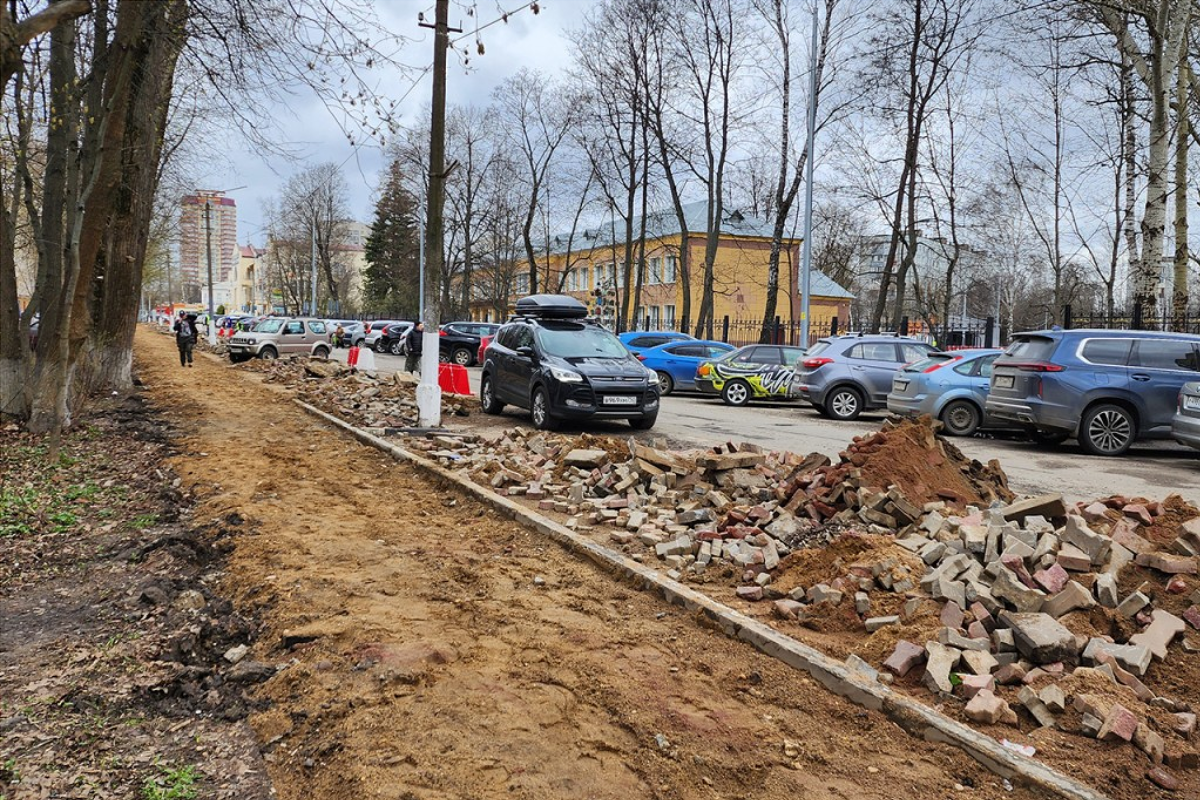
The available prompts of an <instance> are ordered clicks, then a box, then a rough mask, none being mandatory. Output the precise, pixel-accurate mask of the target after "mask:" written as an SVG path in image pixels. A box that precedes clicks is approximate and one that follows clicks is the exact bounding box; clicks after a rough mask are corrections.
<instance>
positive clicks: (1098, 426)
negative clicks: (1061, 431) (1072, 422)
mask: <svg viewBox="0 0 1200 800" xmlns="http://www.w3.org/2000/svg"><path fill="white" fill-rule="evenodd" d="M1136 436H1137V422H1136V421H1135V420H1134V418H1133V414H1131V413H1129V411H1128V410H1127V409H1125V408H1122V407H1121V406H1118V405H1113V404H1112V403H1101V404H1100V405H1096V406H1092V407H1091V408H1089V409H1088V410H1087V413H1085V414H1084V415H1083V419H1082V420H1080V422H1079V436H1078V438H1079V446H1080V447H1082V448H1083V450H1084V452H1086V453H1091V454H1092V455H1094V456H1119V455H1121V454H1122V453H1124V452H1125V451H1126V450H1128V449H1129V447H1130V446H1131V445H1132V444H1133V440H1134V438H1136Z"/></svg>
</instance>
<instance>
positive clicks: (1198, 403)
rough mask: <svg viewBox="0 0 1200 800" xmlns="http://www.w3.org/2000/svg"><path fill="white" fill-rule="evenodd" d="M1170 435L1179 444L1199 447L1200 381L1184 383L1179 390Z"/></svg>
mask: <svg viewBox="0 0 1200 800" xmlns="http://www.w3.org/2000/svg"><path fill="white" fill-rule="evenodd" d="M1171 435H1172V436H1174V437H1175V441H1177V442H1179V443H1180V444H1186V445H1189V446H1191V447H1195V448H1197V449H1200V382H1197V381H1192V382H1190V383H1185V384H1184V385H1183V388H1182V389H1180V390H1179V401H1178V403H1177V406H1176V411H1175V416H1174V418H1173V419H1172V420H1171Z"/></svg>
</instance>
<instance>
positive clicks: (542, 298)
mask: <svg viewBox="0 0 1200 800" xmlns="http://www.w3.org/2000/svg"><path fill="white" fill-rule="evenodd" d="M517 315H518V316H522V317H556V318H559V319H583V318H584V317H586V316H587V306H585V305H584V304H583V303H581V302H579V301H578V300H576V299H575V298H574V297H569V296H568V295H565V294H531V295H529V296H528V297H522V298H521V299H520V300H518V301H517Z"/></svg>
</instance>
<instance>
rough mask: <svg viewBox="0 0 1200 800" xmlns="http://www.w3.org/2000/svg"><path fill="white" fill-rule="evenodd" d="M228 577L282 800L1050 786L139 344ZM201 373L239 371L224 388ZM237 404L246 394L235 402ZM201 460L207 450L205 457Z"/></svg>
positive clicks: (916, 792)
mask: <svg viewBox="0 0 1200 800" xmlns="http://www.w3.org/2000/svg"><path fill="white" fill-rule="evenodd" d="M138 348H139V363H140V370H141V375H142V377H143V379H144V380H145V382H146V384H147V391H148V392H149V394H150V395H151V396H153V397H156V398H161V399H162V401H163V402H164V403H167V402H171V400H172V398H179V397H186V398H187V400H186V402H183V403H175V404H174V405H173V407H172V409H171V418H172V421H173V422H174V423H175V424H176V425H178V427H179V428H180V429H181V430H182V431H183V432H184V433H183V436H182V437H181V439H180V444H181V446H182V447H183V449H184V450H186V451H187V452H189V453H191V454H193V455H191V456H188V457H177V458H176V459H174V463H175V465H176V468H177V469H178V470H179V472H180V473H181V474H182V475H183V478H184V485H185V487H195V491H196V493H197V495H198V497H199V498H200V505H199V508H198V511H197V516H198V517H199V518H201V519H214V518H225V517H227V516H228V515H230V514H238V515H240V516H241V517H245V518H246V520H248V524H247V525H244V526H242V527H240V528H238V529H237V531H236V532H235V533H234V534H233V542H234V545H235V546H234V549H233V552H232V554H231V556H230V558H229V562H228V567H227V572H226V574H225V576H224V579H223V580H222V581H221V582H220V590H221V592H223V593H224V594H225V595H226V596H228V597H230V598H231V600H232V601H233V607H234V609H235V610H237V611H239V612H241V613H243V614H246V615H254V616H255V617H257V618H259V619H260V620H261V635H260V636H259V638H258V639H257V640H256V642H255V643H254V645H253V647H252V652H251V655H250V657H251V658H253V659H255V660H258V661H262V662H267V663H271V664H280V665H283V667H284V668H283V669H282V670H281V671H280V672H279V673H278V674H276V675H275V676H274V677H273V678H271V679H270V680H268V681H267V682H266V683H264V684H262V685H261V687H260V689H259V690H258V691H257V693H256V694H255V699H256V700H257V701H259V702H261V703H264V704H266V706H267V707H266V708H265V709H264V710H262V711H259V712H258V713H255V714H254V715H253V716H252V717H251V723H252V725H253V726H254V729H255V731H256V733H257V736H258V741H259V744H260V746H261V747H262V749H263V752H264V753H265V757H266V760H267V765H268V769H269V771H270V776H271V778H272V781H273V784H274V789H275V791H276V793H277V796H278V797H280V798H283V799H284V800H288V799H289V798H309V797H320V798H323V799H324V800H340V799H341V798H346V799H347V800H349V799H350V798H354V800H358V799H359V798H362V797H387V798H435V797H437V798H442V797H462V798H499V797H506V798H507V797H528V798H535V797H536V798H542V797H566V796H578V797H596V798H603V797H620V798H628V797H655V798H711V797H730V798H732V797H743V798H751V797H753V798H789V800H790V798H797V797H822V798H824V797H846V798H894V797H902V796H903V797H918V796H919V797H941V796H948V795H951V794H955V795H957V794H958V793H959V792H958V790H957V789H956V784H957V785H959V786H961V787H966V788H967V789H969V796H971V797H980V798H1000V797H1005V798H1008V797H1013V798H1030V797H1037V796H1041V795H1039V794H1037V793H1032V792H1030V791H1029V790H1027V789H1024V788H1022V787H1017V789H1016V790H1015V791H1013V792H1008V791H1005V790H1004V789H1003V788H1002V787H1001V782H1000V780H999V779H998V778H997V777H996V776H994V775H992V774H990V773H987V772H986V771H984V770H983V769H982V768H980V767H979V766H977V765H976V764H975V763H974V762H972V761H970V760H969V759H968V758H967V757H966V756H965V755H963V754H962V753H960V752H959V751H957V750H954V749H952V748H949V747H947V746H944V745H936V744H931V743H926V742H923V741H920V740H917V739H913V738H911V737H909V736H908V735H906V734H905V733H903V732H902V731H901V730H900V729H899V728H898V727H897V726H896V725H894V724H893V723H891V722H890V721H888V720H887V718H885V717H884V716H882V715H880V714H877V713H874V712H869V711H866V710H863V709H861V708H858V707H856V706H853V705H851V704H849V703H847V702H846V701H844V700H841V699H840V698H837V697H834V696H832V695H830V694H829V693H827V692H825V691H824V690H822V689H821V688H820V687H819V686H818V685H817V684H816V683H814V682H813V681H812V680H810V679H809V678H807V677H806V676H803V675H801V674H798V673H796V672H794V671H792V670H790V669H789V668H787V667H785V666H784V665H782V664H781V663H779V662H777V661H775V660H773V659H770V658H767V657H765V656H763V655H761V654H759V653H757V652H756V651H754V650H752V649H750V648H749V647H747V646H745V645H744V644H742V643H740V642H737V641H735V640H731V639H728V638H726V637H724V636H723V635H721V634H719V633H716V632H714V631H712V630H710V629H708V628H707V627H706V626H704V625H701V624H698V621H697V620H695V619H693V618H692V617H691V616H690V615H687V614H685V613H683V612H681V611H679V610H678V609H676V608H673V607H670V606H666V605H664V604H662V603H660V602H658V601H655V600H654V599H653V598H652V597H650V596H648V595H645V594H642V593H639V592H637V591H635V590H633V589H632V588H630V587H628V586H625V585H622V584H621V583H620V582H619V581H616V580H615V579H614V578H613V577H612V576H611V575H609V574H607V573H604V572H602V571H600V570H598V569H597V568H595V567H593V566H592V565H590V564H589V563H585V562H581V561H579V560H578V559H576V558H574V557H572V556H569V555H568V554H566V553H565V552H564V551H562V550H561V549H560V548H558V547H557V546H555V545H553V544H552V543H550V542H549V541H547V540H546V539H545V538H544V537H542V536H541V535H539V534H537V533H536V532H533V531H530V530H527V529H525V528H522V527H520V526H518V525H516V524H515V523H512V522H511V521H508V520H505V519H503V518H501V517H499V516H498V515H496V514H495V513H494V512H493V511H491V510H489V509H487V508H485V507H483V506H481V505H480V504H478V503H477V502H475V501H474V500H473V499H471V498H470V497H469V496H466V495H463V494H461V493H460V492H458V491H457V490H456V489H453V488H451V487H445V486H439V485H438V484H436V483H434V482H431V481H430V480H429V479H427V478H425V477H424V476H422V475H421V474H418V473H414V472H413V471H412V470H411V469H409V468H406V467H404V466H403V465H400V464H397V463H396V462H394V461H391V460H390V459H387V458H385V457H383V456H382V455H381V454H380V453H378V452H377V451H375V450H372V449H369V448H366V447H363V446H360V445H359V444H357V443H356V442H354V441H352V440H351V439H349V438H347V437H345V436H342V435H340V434H338V433H336V432H334V431H332V430H330V429H329V428H327V427H325V426H323V425H321V424H320V423H318V422H317V421H316V420H314V419H313V418H311V417H309V416H307V415H305V414H304V413H303V412H301V411H300V410H299V409H297V408H296V407H295V406H294V405H292V404H291V403H290V402H288V401H287V400H286V398H284V397H281V396H280V395H279V394H278V392H277V391H274V390H271V389H268V388H266V387H263V386H261V385H260V384H258V383H257V382H256V380H255V379H254V378H253V377H252V376H249V375H246V374H245V373H239V372H238V371H236V370H232V369H229V368H228V367H227V366H224V365H221V364H218V363H217V362H216V361H214V360H211V359H209V358H207V357H203V358H199V359H198V360H197V365H196V367H195V368H194V369H193V370H187V371H184V370H180V368H179V367H177V366H175V364H176V363H177V361H175V353H174V349H173V348H172V347H171V342H170V341H169V340H168V339H166V338H164V337H159V336H153V335H147V334H146V333H144V332H141V333H139V338H138ZM197 382H203V383H205V384H211V383H217V382H219V383H221V384H222V385H224V386H228V385H229V384H231V383H236V384H237V385H236V391H225V392H222V393H221V394H220V395H219V396H216V395H211V394H209V393H207V392H195V391H193V390H192V387H194V386H195V385H196V384H197ZM230 398H236V399H235V400H231V399H230ZM200 453H204V454H206V455H204V456H200V455H198V454H200Z"/></svg>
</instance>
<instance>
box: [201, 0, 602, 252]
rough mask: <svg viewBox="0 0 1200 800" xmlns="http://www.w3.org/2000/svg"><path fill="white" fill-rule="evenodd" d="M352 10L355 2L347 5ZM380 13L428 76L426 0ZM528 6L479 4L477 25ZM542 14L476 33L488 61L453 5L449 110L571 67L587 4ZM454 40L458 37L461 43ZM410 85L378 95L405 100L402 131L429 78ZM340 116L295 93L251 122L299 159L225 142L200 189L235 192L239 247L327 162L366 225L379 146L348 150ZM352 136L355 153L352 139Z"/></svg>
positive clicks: (405, 79)
mask: <svg viewBox="0 0 1200 800" xmlns="http://www.w3.org/2000/svg"><path fill="white" fill-rule="evenodd" d="M351 1H352V2H358V1H359V0H351ZM374 5H375V9H376V14H377V15H378V17H379V18H380V20H381V22H382V23H383V25H384V26H386V27H387V28H388V29H389V30H390V31H392V32H394V33H397V34H401V35H405V36H410V37H412V38H413V41H412V42H411V43H410V44H409V45H408V47H406V49H405V51H404V53H403V54H402V56H401V57H402V58H403V59H404V60H405V61H406V62H407V63H409V64H413V65H416V66H418V67H425V66H427V65H429V64H431V63H432V60H433V33H432V31H430V30H427V29H424V28H420V27H418V24H417V15H418V14H419V13H422V12H424V14H425V18H426V20H432V19H433V2H432V0H374ZM521 5H524V0H500V3H499V4H497V2H496V0H479V2H478V8H479V12H478V23H479V24H480V25H483V24H486V23H488V22H491V21H493V20H495V19H497V18H498V17H499V16H500V8H504V9H513V8H517V7H519V6H521ZM539 5H540V7H541V13H539V14H537V15H534V14H532V13H530V12H529V11H528V10H525V11H521V12H520V13H518V14H514V15H513V16H511V17H509V21H508V23H507V24H504V23H499V24H495V25H492V26H491V27H489V28H487V29H486V30H484V31H480V33H479V38H480V39H482V40H483V43H484V45H485V49H486V53H485V55H483V56H477V55H475V44H474V40H475V33H474V28H475V23H476V20H473V19H471V18H469V17H467V16H466V15H465V13H464V12H463V11H462V10H461V8H460V6H459V4H458V3H452V4H451V13H450V24H451V26H453V27H462V28H463V29H464V34H462V35H463V36H464V37H465V38H464V40H463V41H462V42H461V45H463V46H468V50H469V52H470V54H471V59H470V64H469V65H468V66H467V67H466V68H464V67H463V65H462V63H461V60H460V59H458V58H455V57H454V56H453V54H451V56H450V58H449V60H448V64H449V70H448V80H447V104H448V105H455V104H457V105H467V104H479V105H483V104H486V103H487V102H488V99H489V96H490V95H491V92H492V90H493V89H494V88H495V87H496V86H497V84H499V83H500V82H501V81H503V80H504V79H505V78H507V77H508V76H509V75H511V74H513V73H514V72H516V71H517V70H519V69H521V68H522V67H529V68H531V69H538V70H543V71H546V72H548V73H550V74H555V73H557V72H559V71H561V70H563V69H565V68H566V66H567V65H568V64H569V63H570V61H571V52H572V50H571V48H572V46H573V45H572V43H571V42H570V41H568V39H567V37H566V33H567V31H568V30H569V29H571V28H576V27H578V26H579V25H580V24H581V22H582V20H583V15H584V13H585V12H586V11H587V9H588V8H589V7H591V6H592V5H594V3H593V0H541V2H540V3H539ZM458 35H459V34H454V36H456V37H457V36H458ZM413 84H414V81H413V78H412V77H411V76H405V75H403V74H401V73H399V72H396V73H389V74H381V75H380V85H379V90H378V91H379V92H380V93H381V94H382V95H384V96H385V97H387V98H389V99H396V100H399V99H400V98H401V97H402V96H404V95H405V94H406V93H407V97H406V98H405V100H404V101H403V104H402V106H401V116H400V122H401V124H404V125H412V124H414V123H415V121H416V117H417V115H418V114H421V113H423V110H422V109H423V107H426V106H427V104H428V103H429V100H430V97H431V92H432V80H431V77H430V75H429V74H428V73H427V74H426V75H425V76H424V77H423V78H421V79H420V80H419V81H418V82H417V83H416V85H415V87H414V85H413ZM336 113H337V112H336V111H334V112H331V111H330V110H329V109H328V108H327V107H326V105H325V103H324V102H323V101H322V100H321V99H320V98H318V97H317V96H316V95H315V94H313V93H312V92H307V91H305V92H303V93H298V94H297V95H295V96H294V97H293V98H291V101H290V102H289V103H286V104H281V105H280V106H279V107H276V108H264V109H262V110H261V111H260V112H258V114H257V117H258V119H259V120H260V121H261V125H262V129H263V130H265V131H266V132H267V133H268V134H269V136H270V138H271V139H272V140H273V141H276V142H280V143H288V144H290V145H291V146H292V149H293V151H295V152H297V153H298V160H295V161H291V160H289V159H287V158H285V157H274V158H264V156H262V155H261V154H256V153H253V152H251V151H250V149H249V148H244V147H242V146H240V145H239V141H238V139H237V138H236V137H233V138H230V139H228V144H227V145H224V146H223V148H222V149H223V150H224V151H225V152H223V153H221V154H219V155H218V157H216V158H214V159H212V160H211V161H210V162H209V163H210V165H211V169H210V171H209V172H208V173H207V174H204V175H202V176H201V182H200V185H199V186H198V187H196V188H203V189H233V188H234V187H238V186H245V188H244V189H236V190H234V191H231V192H230V193H229V194H230V196H231V197H233V198H234V200H236V201H237V207H238V242H239V243H240V244H247V243H253V244H256V245H258V246H262V245H263V244H264V241H265V238H266V236H265V234H264V232H263V229H264V218H263V207H264V204H265V203H266V202H267V201H269V200H270V199H272V198H274V197H276V196H277V195H278V193H279V192H280V190H281V188H282V186H283V184H284V183H285V182H286V181H287V179H288V177H289V176H291V175H292V174H294V173H296V172H299V171H300V170H302V169H303V168H305V167H306V166H312V165H315V164H319V163H324V162H328V161H332V162H334V163H337V164H342V163H343V162H345V164H344V166H343V167H342V173H343V175H344V176H345V178H346V182H347V183H348V184H349V189H350V213H351V215H352V216H353V217H354V218H355V219H356V220H359V221H361V222H366V223H369V222H370V221H371V217H372V214H373V210H374V192H375V188H376V186H377V185H378V184H379V181H380V177H381V175H382V170H383V167H384V164H383V162H382V152H381V148H380V147H379V144H378V143H377V142H367V143H366V144H362V145H361V146H357V147H356V146H352V145H351V144H350V143H349V141H348V140H347V137H346V135H345V133H344V132H343V130H342V128H341V127H340V124H339V121H338V118H337V116H335V115H336ZM359 138H360V137H356V144H358V139H359Z"/></svg>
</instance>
